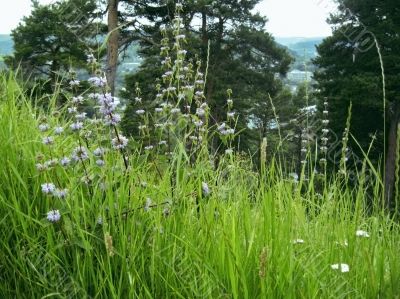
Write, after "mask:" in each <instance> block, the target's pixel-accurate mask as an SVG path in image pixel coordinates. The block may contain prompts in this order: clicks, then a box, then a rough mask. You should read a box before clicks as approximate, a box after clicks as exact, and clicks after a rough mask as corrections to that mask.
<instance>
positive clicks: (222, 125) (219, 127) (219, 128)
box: [217, 123, 226, 131]
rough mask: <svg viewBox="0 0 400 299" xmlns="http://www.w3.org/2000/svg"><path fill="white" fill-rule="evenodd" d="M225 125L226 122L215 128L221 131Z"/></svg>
mask: <svg viewBox="0 0 400 299" xmlns="http://www.w3.org/2000/svg"><path fill="white" fill-rule="evenodd" d="M225 127H226V123H222V124H221V125H219V126H218V128H217V130H218V131H222V130H224V129H225Z"/></svg>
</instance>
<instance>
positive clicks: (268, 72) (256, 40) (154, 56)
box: [124, 0, 292, 144]
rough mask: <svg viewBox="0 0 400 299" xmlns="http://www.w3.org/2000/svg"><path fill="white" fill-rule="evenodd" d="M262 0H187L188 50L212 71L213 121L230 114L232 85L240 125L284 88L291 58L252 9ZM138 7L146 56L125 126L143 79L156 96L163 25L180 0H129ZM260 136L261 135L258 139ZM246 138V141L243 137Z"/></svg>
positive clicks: (131, 83)
mask: <svg viewBox="0 0 400 299" xmlns="http://www.w3.org/2000/svg"><path fill="white" fill-rule="evenodd" d="M259 2H260V1H259V0H252V1H238V0H224V1H208V0H202V1H193V0H191V1H182V2H181V4H182V12H181V17H182V23H183V26H182V27H183V28H182V30H183V32H184V35H185V41H186V43H185V44H186V50H187V51H188V52H187V56H188V57H189V58H192V59H193V61H196V60H197V59H199V60H201V61H202V62H203V64H202V70H203V72H204V74H206V76H207V78H206V79H207V80H206V86H205V96H206V100H207V103H208V104H209V106H210V111H211V113H212V119H213V122H214V123H217V122H219V121H221V120H222V119H224V118H226V115H225V113H226V112H225V111H226V107H227V104H226V100H227V98H226V91H227V90H228V89H232V90H233V100H234V107H235V109H236V111H237V115H238V116H239V122H238V129H241V128H246V127H247V125H248V123H249V120H250V117H253V118H254V117H255V118H261V117H263V116H264V114H265V111H263V110H265V109H267V108H266V107H267V106H268V105H269V104H268V103H269V100H268V93H269V94H270V95H271V96H275V95H277V94H278V92H279V91H280V90H281V89H282V84H281V81H280V79H279V77H280V76H281V75H282V76H283V75H285V74H286V72H287V71H288V69H289V65H290V63H291V62H292V58H291V56H290V55H289V54H288V52H287V51H286V50H285V49H284V48H283V47H280V46H279V45H278V44H277V43H276V42H275V41H274V39H273V37H272V36H271V35H270V34H269V33H267V32H266V31H265V28H264V27H265V24H266V22H267V20H266V18H264V17H262V16H260V15H259V14H255V13H253V9H254V7H255V5H256V4H257V3H259ZM125 3H126V4H128V5H130V7H131V8H132V9H133V10H134V11H135V13H136V16H137V19H136V22H138V21H137V20H140V19H142V20H146V21H143V22H142V24H141V25H140V29H139V32H140V36H137V41H138V42H139V43H140V45H141V51H140V55H142V56H143V57H144V58H145V60H144V63H143V65H142V66H141V68H140V70H139V72H138V73H136V74H133V75H131V76H128V77H127V80H126V82H127V84H126V85H127V91H128V92H127V93H126V95H128V96H129V95H130V99H131V104H130V105H128V108H127V110H126V114H125V121H124V127H125V130H126V131H127V133H130V134H134V132H135V131H136V130H137V129H136V128H134V127H132V126H130V125H129V121H130V122H131V123H134V122H132V117H133V115H134V113H133V111H134V109H135V108H134V105H135V101H134V97H135V96H134V92H133V91H134V89H135V84H136V83H139V84H140V87H141V89H142V91H143V94H144V95H148V98H147V99H145V98H144V99H143V100H147V101H149V102H153V101H154V99H155V94H156V90H155V86H156V84H157V82H156V81H155V80H154V78H155V77H161V75H162V72H161V60H160V59H159V53H160V47H161V46H160V44H161V40H162V38H163V37H162V35H161V34H160V29H161V28H163V27H165V26H168V23H170V22H171V20H173V19H174V17H175V11H176V7H175V6H176V4H175V1H156V0H152V1H146V2H141V1H125ZM258 137H259V136H257V139H258ZM244 144H245V142H244Z"/></svg>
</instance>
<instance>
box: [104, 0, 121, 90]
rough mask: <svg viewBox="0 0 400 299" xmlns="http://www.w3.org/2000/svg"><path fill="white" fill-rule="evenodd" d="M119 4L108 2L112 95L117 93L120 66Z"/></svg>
mask: <svg viewBox="0 0 400 299" xmlns="http://www.w3.org/2000/svg"><path fill="white" fill-rule="evenodd" d="M118 2H119V0H108V33H109V37H108V43H107V71H106V76H107V83H108V86H109V88H110V90H111V94H112V95H114V93H115V79H116V76H117V65H118V46H119V45H118V40H119V30H118V29H117V28H118Z"/></svg>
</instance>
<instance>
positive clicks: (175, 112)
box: [171, 108, 181, 114]
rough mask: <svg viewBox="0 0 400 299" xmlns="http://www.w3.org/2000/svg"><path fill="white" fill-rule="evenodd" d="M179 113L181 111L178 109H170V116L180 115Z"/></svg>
mask: <svg viewBox="0 0 400 299" xmlns="http://www.w3.org/2000/svg"><path fill="white" fill-rule="evenodd" d="M180 112H181V109H179V108H173V109H171V113H172V114H178V113H180Z"/></svg>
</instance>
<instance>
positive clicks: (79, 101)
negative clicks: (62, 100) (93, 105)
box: [71, 96, 83, 104]
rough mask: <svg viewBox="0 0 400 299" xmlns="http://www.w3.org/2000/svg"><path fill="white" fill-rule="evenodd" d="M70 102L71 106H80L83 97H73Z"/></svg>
mask: <svg viewBox="0 0 400 299" xmlns="http://www.w3.org/2000/svg"><path fill="white" fill-rule="evenodd" d="M71 102H72V103H73V104H82V103H83V97H82V96H77V97H73V98H72V100H71Z"/></svg>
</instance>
